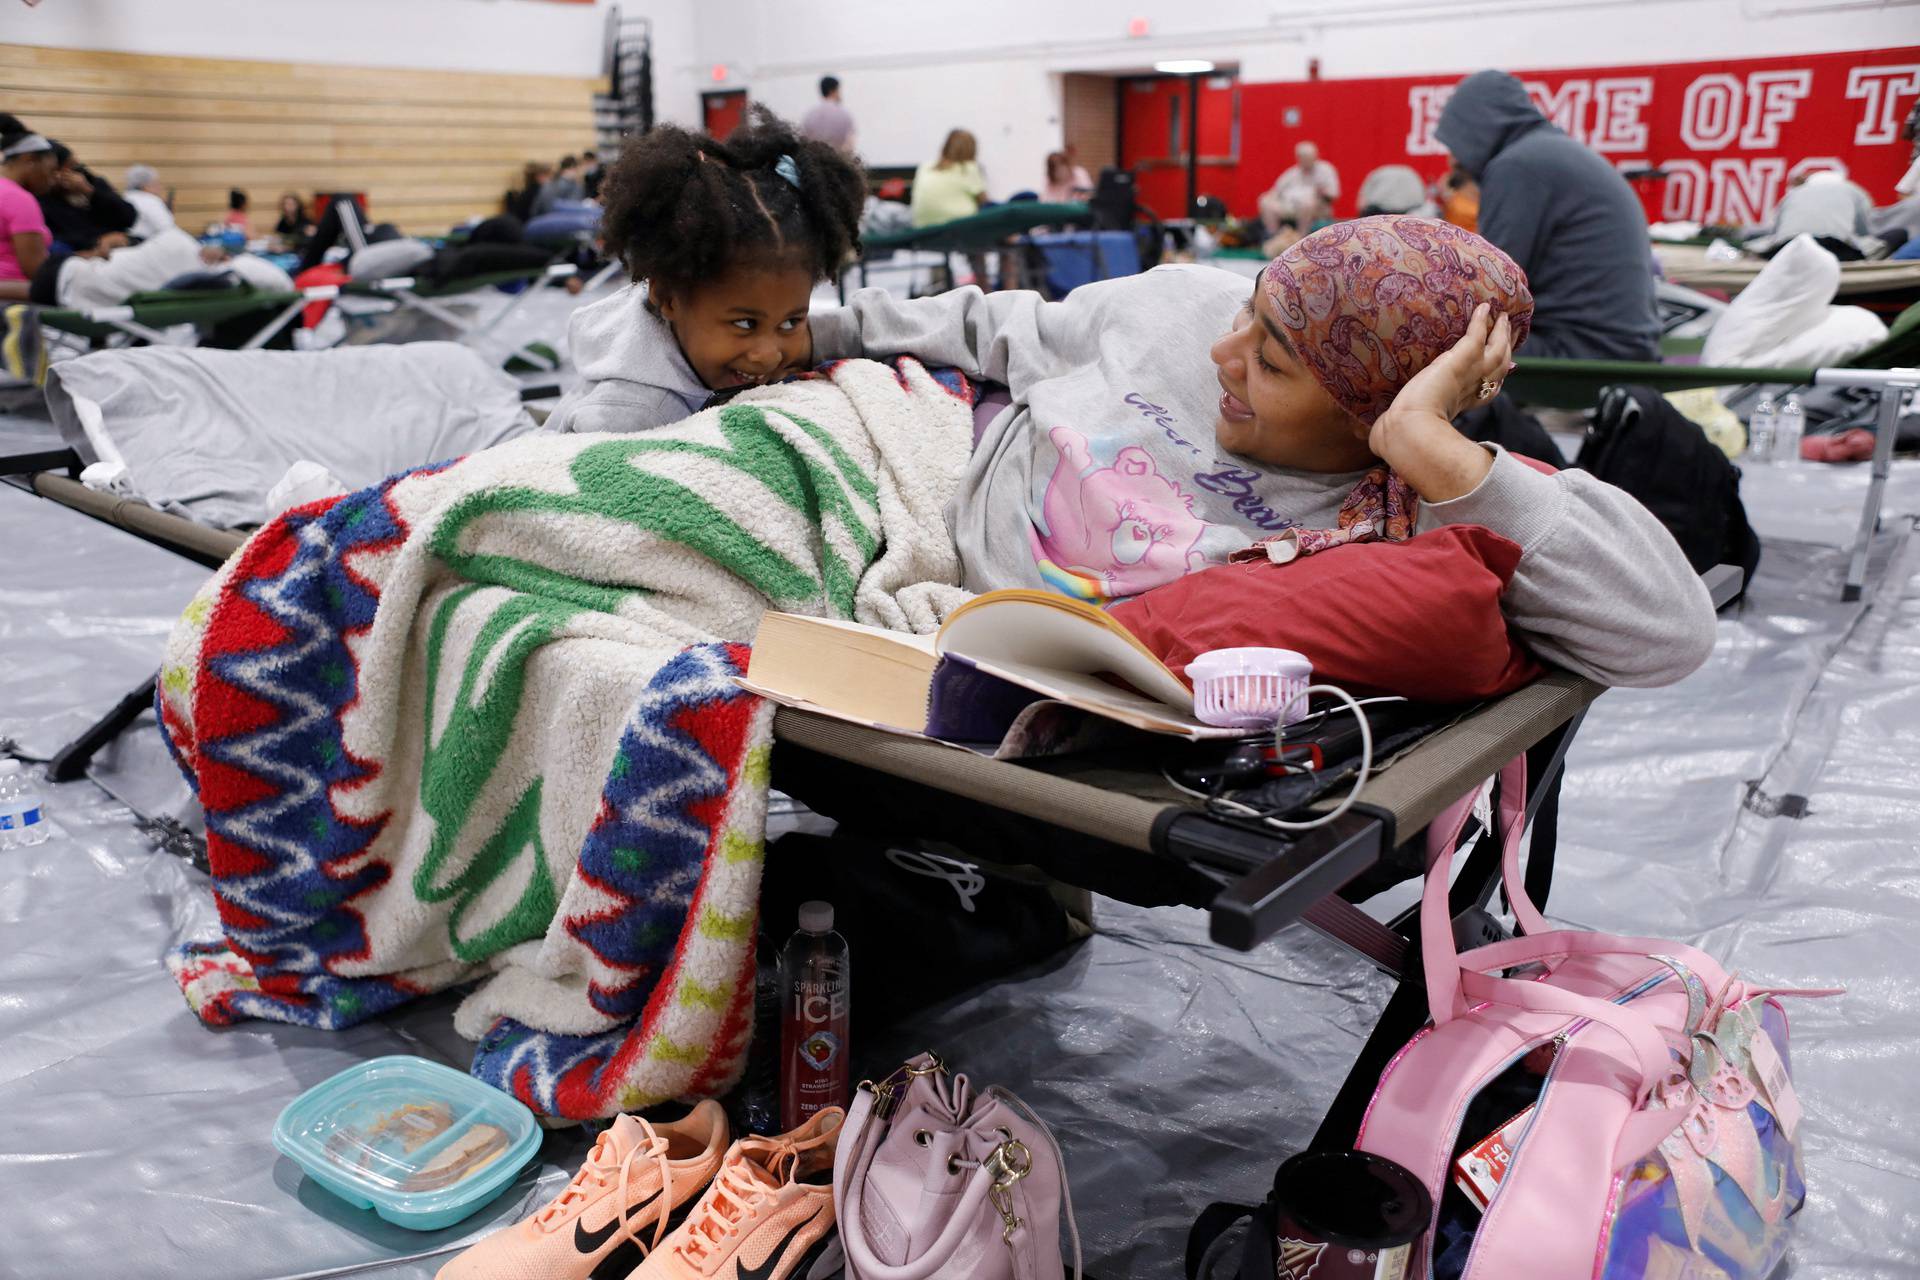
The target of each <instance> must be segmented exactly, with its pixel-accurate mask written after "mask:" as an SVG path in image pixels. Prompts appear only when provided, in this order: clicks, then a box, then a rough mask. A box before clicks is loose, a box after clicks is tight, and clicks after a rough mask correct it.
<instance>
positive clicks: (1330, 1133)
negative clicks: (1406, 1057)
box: [1308, 979, 1427, 1151]
mask: <svg viewBox="0 0 1920 1280" xmlns="http://www.w3.org/2000/svg"><path fill="white" fill-rule="evenodd" d="M1426 1021H1427V989H1426V986H1425V984H1424V983H1421V982H1418V981H1415V980H1412V979H1403V980H1402V981H1401V983H1400V985H1399V986H1397V987H1395V988H1394V989H1393V995H1392V997H1391V998H1389V999H1388V1001H1387V1007H1386V1008H1385V1009H1383V1010H1381V1011H1380V1021H1378V1022H1376V1023H1374V1024H1373V1032H1372V1034H1370V1035H1369V1036H1368V1037H1367V1042H1366V1044H1364V1045H1362V1046H1361V1048H1360V1056H1359V1057H1357V1058H1355V1059H1354V1060H1353V1068H1352V1069H1351V1070H1350V1071H1348V1072H1347V1078H1346V1079H1345V1080H1343V1081H1341V1083H1340V1091H1339V1092H1338V1093H1336V1094H1335V1095H1334V1097H1333V1103H1332V1105H1331V1106H1329V1107H1328V1108H1327V1114H1326V1118H1325V1119H1323V1120H1321V1122H1320V1128H1319V1130H1318V1131H1317V1132H1316V1133H1315V1134H1314V1135H1313V1141H1312V1142H1311V1143H1309V1144H1308V1149H1309V1150H1312V1151H1339V1150H1344V1149H1347V1148H1351V1147H1352V1146H1353V1140H1354V1139H1355V1138H1356V1137H1358V1136H1359V1133H1360V1121H1361V1120H1362V1119H1363V1118H1364V1117H1365V1116H1366V1114H1367V1104H1368V1103H1369V1102H1371V1101H1373V1091H1374V1090H1375V1089H1376V1088H1378V1087H1379V1084H1380V1073H1381V1072H1382V1071H1385V1070H1386V1069H1387V1063H1388V1062H1390V1061H1392V1060H1393V1055H1394V1054H1396V1053H1398V1052H1400V1050H1401V1048H1402V1047H1403V1046H1404V1045H1405V1044H1406V1043H1407V1041H1409V1040H1411V1039H1413V1033H1414V1032H1416V1031H1418V1030H1419V1029H1420V1028H1421V1027H1422V1026H1423V1025H1425V1023H1426Z"/></svg>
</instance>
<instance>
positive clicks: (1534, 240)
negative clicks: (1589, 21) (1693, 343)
mask: <svg viewBox="0 0 1920 1280" xmlns="http://www.w3.org/2000/svg"><path fill="white" fill-rule="evenodd" d="M1434 136H1435V137H1437V138H1438V139H1439V140H1440V142H1441V143H1442V144H1443V145H1444V146H1445V147H1446V148H1447V150H1448V151H1450V152H1452V153H1453V161H1454V163H1455V164H1456V165H1458V166H1459V167H1460V168H1461V169H1464V170H1465V171H1466V172H1467V173H1469V174H1471V175H1472V176H1473V178H1474V179H1475V180H1476V181H1478V182H1479V184H1480V227H1479V231H1480V234H1481V235H1483V236H1485V237H1486V238H1487V239H1489V240H1491V241H1493V243H1494V244H1496V245H1498V246H1500V248H1502V249H1504V250H1506V251H1507V253H1509V254H1510V255H1512V257H1513V259H1514V261H1516V262H1518V263H1519V264H1520V266H1521V269H1522V270H1524V271H1525V272H1526V273H1527V280H1528V282H1529V283H1530V284H1531V285H1532V286H1533V305H1534V311H1533V337H1532V339H1531V340H1530V341H1529V343H1528V347H1527V354H1528V355H1539V356H1559V357H1566V358H1572V359H1582V360H1596V359H1598V360H1658V359H1659V358H1660V325H1659V322H1658V318H1657V312H1656V309H1655V306H1654V281H1653V274H1652V267H1651V250H1650V247H1649V242H1648V239H1647V222H1646V214H1645V212H1644V211H1643V210H1642V209H1641V207H1640V201H1639V200H1638V199H1637V198H1636V197H1635V196H1634V194H1633V188H1631V187H1629V186H1628V185H1627V181H1626V179H1625V178H1622V177H1621V176H1620V175H1619V173H1618V172H1616V171H1615V170H1614V168H1613V166H1612V165H1610V164H1608V163H1607V161H1606V160H1604V159H1602V158H1601V157H1600V156H1599V155H1597V154H1596V153H1594V152H1592V151H1590V150H1588V149H1587V148H1586V147H1585V146H1584V145H1582V144H1581V143H1578V142H1576V141H1574V140H1573V139H1572V138H1570V137H1568V136H1567V135H1566V134H1565V133H1564V132H1562V131H1561V130H1560V129H1558V128H1556V127H1555V126H1554V125H1552V124H1550V123H1548V121H1547V118H1546V117H1545V116H1544V115H1542V114H1541V113H1540V109H1539V108H1538V107H1536V106H1534V104H1533V100H1532V99H1531V98H1530V97H1529V96H1528V95H1527V90H1526V87H1525V86H1524V85H1522V84H1521V83H1520V82H1519V81H1518V80H1516V79H1514V78H1513V77H1512V76H1510V75H1508V74H1507V73H1506V72H1504V71H1480V72H1476V73H1475V74H1473V75H1470V76H1468V77H1467V78H1466V79H1465V80H1462V81H1461V82H1460V83H1459V84H1458V85H1457V86H1455V87H1454V90H1453V95H1452V96H1451V97H1450V98H1448V99H1447V105H1446V107H1445V109H1444V110H1442V112H1441V113H1440V123H1439V124H1438V126H1436V128H1435V129H1434Z"/></svg>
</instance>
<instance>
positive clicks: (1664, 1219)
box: [1355, 757, 1834, 1280]
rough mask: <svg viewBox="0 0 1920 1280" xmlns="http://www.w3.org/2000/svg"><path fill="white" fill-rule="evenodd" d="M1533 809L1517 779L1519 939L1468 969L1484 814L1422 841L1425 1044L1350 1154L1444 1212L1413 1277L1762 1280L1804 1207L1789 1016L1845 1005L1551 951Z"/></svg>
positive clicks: (1586, 940) (1521, 763)
mask: <svg viewBox="0 0 1920 1280" xmlns="http://www.w3.org/2000/svg"><path fill="white" fill-rule="evenodd" d="M1525 796H1526V764H1525V759H1524V757H1522V758H1520V759H1517V760H1515V761H1514V762H1513V763H1512V764H1509V765H1508V766H1507V767H1506V769H1505V770H1503V771H1502V773H1501V776H1500V802H1499V817H1498V821H1497V824H1496V825H1497V829H1498V832H1499V837H1500V839H1501V840H1502V844H1503V848H1502V876H1503V878H1504V880H1505V884H1506V892H1507V898H1508V901H1509V903H1510V904H1511V905H1512V907H1513V913H1514V916H1515V918H1516V920H1517V921H1518V922H1519V924H1520V926H1521V928H1522V929H1523V930H1524V936H1521V937H1517V938H1513V939H1510V940H1507V941H1503V942H1496V943H1493V944H1491V945H1489V946H1483V947H1478V948H1475V949H1474V950H1471V951H1468V952H1466V953H1464V954H1460V953H1458V952H1456V950H1455V945H1454V939H1453V931H1452V929H1451V928H1450V927H1449V920H1448V913H1447V884H1448V876H1449V873H1450V869H1451V865H1452V854H1453V851H1454V848H1455V846H1456V844H1457V842H1458V840H1459V835H1460V831H1461V828H1462V827H1463V825H1464V823H1465V821H1466V818H1467V815H1468V813H1469V812H1470V810H1471V808H1472V804H1473V800H1474V796H1471V795H1470V796H1468V797H1467V798H1465V799H1463V800H1462V801H1460V802H1459V803H1458V804H1456V805H1454V806H1453V807H1451V808H1450V809H1449V810H1447V812H1446V813H1444V814H1443V815H1442V816H1441V817H1440V818H1438V819H1436V820H1435V821H1434V822H1433V824H1432V826H1431V827H1430V828H1429V832H1428V861H1429V870H1428V872H1427V881H1426V892H1425V897H1424V899H1423V905H1422V909H1421V917H1420V918H1421V921H1422V929H1421V950H1422V960H1423V963H1424V966H1425V970H1426V984H1427V995H1428V1000H1429V1003H1430V1012H1431V1014H1432V1019H1433V1020H1432V1025H1431V1026H1429V1027H1427V1028H1426V1029H1424V1030H1422V1031H1421V1032H1420V1033H1419V1034H1418V1035H1416V1036H1414V1038H1413V1039H1412V1040H1411V1041H1410V1042H1409V1043H1408V1044H1407V1046H1406V1047H1405V1048H1403V1049H1402V1050H1401V1051H1400V1052H1399V1054H1397V1055H1396V1056H1395V1057H1394V1059H1393V1060H1392V1061H1391V1062H1390V1063H1389V1064H1388V1065H1387V1068H1386V1070H1385V1071H1384V1072H1383V1073H1382V1074H1381V1079H1380V1085H1379V1088H1378V1089H1377V1090H1376V1091H1375V1093H1374V1095H1373V1101H1372V1102H1371V1104H1370V1105H1369V1106H1368V1109H1367V1113H1366V1117H1365V1119H1364V1121H1363V1122H1362V1125H1361V1130H1360V1135H1359V1138H1358V1140H1357V1142H1356V1143H1355V1145H1356V1146H1357V1147H1358V1148H1359V1149H1360V1150H1362V1151H1369V1152H1372V1153H1374V1154H1376V1155H1381V1156H1385V1157H1387V1158H1388V1159H1390V1160H1394V1161H1397V1162H1398V1163H1400V1164H1402V1165H1404V1166H1405V1167H1406V1168H1408V1169H1409V1170H1411V1171H1412V1172H1413V1173H1414V1174H1415V1176H1417V1177H1419V1178H1420V1179H1421V1180H1422V1181H1423V1182H1425V1184H1426V1186H1427V1189H1428V1190H1429V1191H1430V1192H1431V1193H1432V1195H1433V1202H1434V1206H1435V1210H1434V1219H1433V1226H1432V1229H1431V1230H1429V1232H1428V1233H1427V1236H1426V1237H1425V1240H1424V1241H1423V1242H1422V1244H1421V1245H1420V1246H1419V1247H1418V1248H1417V1249H1416V1251H1415V1254H1414V1257H1413V1258H1412V1260H1411V1268H1410V1270H1409V1274H1410V1275H1414V1276H1421V1277H1440V1278H1441V1280H1445V1278H1447V1277H1454V1276H1460V1277H1464V1278H1465V1280H1489V1278H1497V1280H1509V1278H1510V1277H1514V1276H1527V1277H1529V1278H1530V1280H1555V1278H1557V1277H1565V1278H1566V1280H1651V1278H1652V1277H1666V1276H1678V1275H1683V1274H1684V1275H1713V1276H1719V1277H1726V1278H1728V1280H1763V1277H1766V1276H1767V1275H1769V1274H1770V1273H1771V1272H1772V1270H1773V1268H1774V1266H1775V1265H1776V1264H1777V1263H1778V1262H1779V1260H1780V1258H1781V1256H1782V1255H1783V1253H1784V1252H1785V1249H1786V1244H1787V1235H1788V1228H1789V1225H1790V1223H1791V1220H1792V1217H1793V1215H1794V1214H1795V1213H1796V1212H1797V1211H1798V1210H1799V1208H1800V1205H1801V1202H1802V1201H1803V1200H1804V1198H1805V1194H1806V1191H1805V1185H1804V1183H1803V1181H1802V1176H1801V1170H1800V1158H1799V1149H1798V1145H1797V1143H1796V1141H1795V1137H1794V1135H1795V1131H1796V1127H1797V1125H1798V1123H1799V1119H1800V1108H1799V1104H1798V1102H1797V1100H1796V1099H1795V1097H1794V1094H1793V1084H1792V1080H1791V1078H1790V1077H1789V1075H1788V1071H1787V1024H1786V1018H1785V1015H1784V1013H1783V1012H1782V1010H1781V1007H1780V1005H1779V1002H1778V1001H1777V1000H1776V999H1775V998H1774V997H1775V996H1778V995H1789V994H1793V995H1826V994H1834V993H1832V992H1824V991H1822V992H1816V991H1798V992H1789V991H1785V990H1781V989H1768V988H1761V987H1751V986H1748V985H1747V984H1746V983H1745V982H1742V981H1740V980H1739V979H1737V978H1735V977H1731V976H1729V975H1728V974H1726V973H1725V972H1723V971H1722V969H1721V967H1720V965H1719V964H1718V963H1717V962H1715V961H1714V959H1713V958H1712V957H1710V956H1708V955H1706V954H1705V953H1703V952H1701V951H1698V950H1695V949H1694V948H1692V947H1688V946H1684V945H1681V944H1679V943H1671V942H1659V941H1655V940H1652V939H1646V938H1624V937H1615V936H1613V935H1611V934H1603V933H1587V932H1583V931H1578V930H1552V929H1549V928H1548V926H1547V922H1546V920H1545V919H1544V918H1543V917H1542V916H1541V914H1540V912H1539V911H1538V910H1537V909H1536V908H1535V907H1534V905H1533V903H1532V902H1530V901H1528V899H1527V896H1526V892H1525V890H1524V888H1523V882H1522V880H1521V877H1520V871H1519V842H1520V836H1521V828H1522V826H1523V825H1524V821H1525V819H1524V805H1525ZM1516 969H1517V970H1519V971H1520V972H1519V976H1512V975H1513V974H1514V971H1515V970H1516ZM1503 973H1504V974H1507V975H1509V976H1496V975H1500V974H1503ZM1469 1125H1471V1127H1469ZM1489 1135H1493V1137H1491V1138H1489ZM1483 1138H1486V1139H1488V1141H1487V1142H1480V1140H1481V1139H1483ZM1476 1206H1478V1207H1479V1209H1480V1211H1479V1212H1478V1214H1477V1216H1476V1213H1475V1208H1476Z"/></svg>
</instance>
